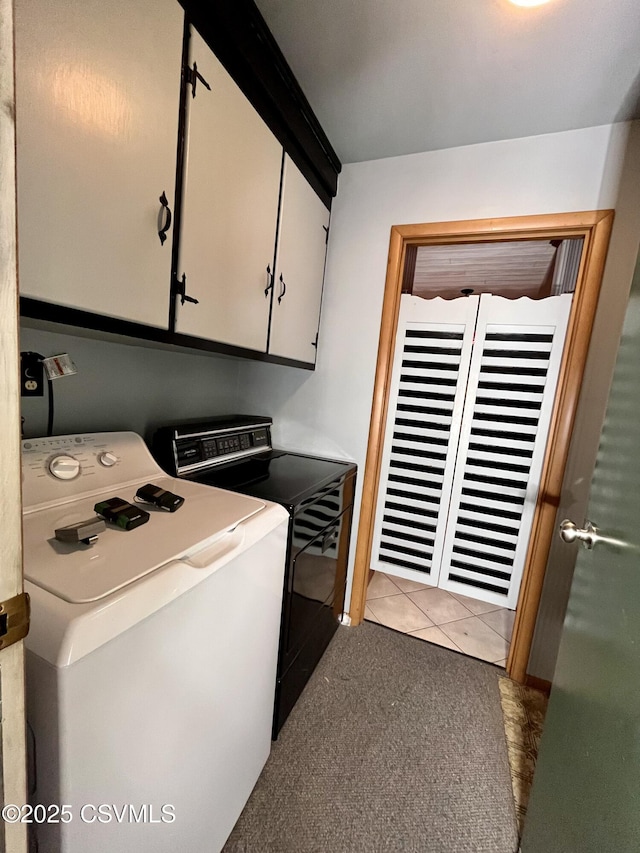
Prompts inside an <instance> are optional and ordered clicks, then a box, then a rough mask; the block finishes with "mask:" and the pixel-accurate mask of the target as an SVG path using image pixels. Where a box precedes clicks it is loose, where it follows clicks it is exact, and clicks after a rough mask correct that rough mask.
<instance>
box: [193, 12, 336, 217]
mask: <svg viewBox="0 0 640 853" xmlns="http://www.w3.org/2000/svg"><path fill="white" fill-rule="evenodd" d="M180 3H181V5H182V6H183V8H184V9H185V11H186V13H187V16H188V17H189V19H190V21H191V23H192V24H193V25H194V27H195V28H196V29H197V30H198V31H199V33H200V35H201V36H202V37H203V38H204V40H205V41H206V42H207V43H208V45H209V47H210V48H211V50H213V52H214V53H215V54H216V56H217V57H218V59H219V60H220V62H221V63H222V64H223V65H224V67H225V68H226V70H227V71H228V72H229V74H230V75H231V77H233V79H234V80H235V82H236V83H237V85H238V86H239V87H240V89H242V91H243V92H244V94H245V95H246V97H247V98H248V99H249V100H250V101H251V103H252V104H253V107H254V109H255V110H256V111H257V112H258V113H259V114H260V115H261V117H262V119H263V120H264V121H265V122H266V124H267V125H268V126H269V128H270V129H271V131H272V133H273V134H274V135H275V136H276V137H277V138H278V140H279V142H280V143H281V144H282V146H283V147H284V149H285V150H286V152H287V153H288V154H289V156H290V157H291V159H292V160H293V161H294V163H295V164H296V165H297V167H298V168H299V169H300V171H301V172H302V174H303V175H304V176H305V178H306V179H307V180H308V181H309V183H310V184H311V186H312V187H313V188H314V190H315V191H316V192H317V194H318V195H319V196H320V198H321V199H322V201H323V202H324V203H325V205H326V206H327V207H328V208H330V207H331V199H332V198H333V197H334V196H335V195H336V192H337V188H338V175H339V173H340V170H341V168H342V165H341V163H340V160H339V158H338V155H337V154H336V152H335V151H334V150H333V148H332V146H331V143H330V142H329V140H328V139H327V136H326V134H325V133H324V131H323V130H322V127H321V126H320V123H319V122H318V119H317V118H316V116H315V114H314V112H313V110H312V109H311V106H310V104H309V102H308V100H307V99H306V97H305V95H304V93H303V91H302V89H301V88H300V86H299V84H298V82H297V81H296V79H295V77H294V76H293V72H292V71H291V68H290V67H289V65H288V63H287V61H286V59H285V58H284V56H283V55H282V52H281V50H280V48H279V47H278V45H277V44H276V41H275V39H274V38H273V36H272V35H271V33H270V31H269V28H268V27H267V25H266V23H265V21H264V18H263V17H262V15H261V14H260V12H259V10H258V8H257V6H256V5H255V3H254V2H253V0H215V2H210V0H209V2H207V1H206V0H180Z"/></svg>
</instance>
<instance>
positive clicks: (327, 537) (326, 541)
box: [321, 524, 340, 554]
mask: <svg viewBox="0 0 640 853" xmlns="http://www.w3.org/2000/svg"><path fill="white" fill-rule="evenodd" d="M339 533H340V525H339V524H336V525H335V527H333V528H331V529H330V530H327V532H326V533H325V534H324V536H323V537H322V545H321V549H322V553H323V554H324V552H325V551H328V550H329V548H330V547H331V546H332V545H333V544H334V542H335V541H336V540H337V538H338V535H339Z"/></svg>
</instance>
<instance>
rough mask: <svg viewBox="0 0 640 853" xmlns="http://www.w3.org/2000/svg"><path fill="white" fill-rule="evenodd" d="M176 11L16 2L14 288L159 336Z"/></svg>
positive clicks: (176, 79) (167, 252) (156, 1)
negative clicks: (17, 282) (163, 201)
mask: <svg viewBox="0 0 640 853" xmlns="http://www.w3.org/2000/svg"><path fill="white" fill-rule="evenodd" d="M182 29H183V12H182V10H181V8H180V6H179V4H178V3H177V2H175V0H115V2H109V3H105V2H104V0H56V2H51V0H16V52H17V57H16V110H17V145H18V164H17V165H18V231H19V261H20V291H21V294H22V295H23V296H29V297H33V298H36V299H40V300H44V301H47V302H55V303H57V304H59V305H64V306H68V307H71V308H79V309H84V310H87V311H92V312H97V313H99V314H103V315H107V316H111V317H115V318H120V319H125V320H133V321H136V322H139V323H145V324H148V325H151V326H157V327H161V328H165V329H166V328H167V325H168V316H169V290H170V280H171V244H172V233H171V229H170V228H169V229H167V230H168V235H167V239H166V240H165V242H164V244H162V243H161V240H160V237H159V230H161V229H162V228H163V226H165V225H167V224H168V223H167V219H168V216H167V214H166V213H165V212H164V211H163V209H162V205H161V202H160V198H161V196H163V194H164V197H166V199H167V203H168V205H169V207H170V208H171V210H173V207H174V187H175V173H176V149H177V137H178V114H179V98H180V72H181V61H182Z"/></svg>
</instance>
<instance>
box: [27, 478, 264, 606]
mask: <svg viewBox="0 0 640 853" xmlns="http://www.w3.org/2000/svg"><path fill="white" fill-rule="evenodd" d="M145 482H147V480H145V481H143V482H140V483H138V484H134V485H133V486H128V487H126V488H123V489H121V490H118V492H117V493H116V494H117V497H120V498H124V500H127V501H129V502H131V503H133V502H134V495H135V492H136V490H137V488H138V487H139V486H141V485H144V483H145ZM154 483H155V484H157V485H158V486H160V487H161V488H163V489H167V490H168V491H170V492H174V493H175V494H178V495H182V496H183V497H184V498H185V502H184V504H183V506H182V507H181V508H180V509H179V510H177V512H174V513H169V512H167V511H166V510H162V509H158V508H155V507H153V506H149V505H147V504H139V506H141V507H143V508H144V509H146V510H147V512H149V514H150V518H149V521H148V522H147V523H146V524H143V525H142V526H140V527H137V528H135V529H134V530H129V531H127V530H122V529H120V528H118V527H115V526H114V525H112V524H107V529H106V530H105V531H104V533H101V534H100V536H99V538H98V541H97V542H96V544H95V545H69V544H67V543H64V542H58V541H57V540H56V539H55V536H54V531H55V529H56V528H58V527H63V526H65V525H68V524H75V523H77V522H79V521H84V520H85V519H88V518H91V517H92V516H94V515H95V512H94V510H93V507H94V504H96V503H97V502H98V501H99V500H104V499H106V498H109V497H115V496H116V495H115V494H114V493H113V492H110V493H108V494H105V495H102V496H100V495H98V496H95V497H91V498H83V499H81V500H79V501H74V502H73V503H67V504H65V505H63V506H58V507H49V508H48V509H43V510H40V511H38V512H33V513H31V514H29V515H26V516H25V517H24V573H25V577H26V578H27V580H30V581H31V582H32V583H34V584H36V585H37V586H39V587H42V589H46V590H48V591H49V592H51V593H53V594H54V595H56V596H58V597H59V598H62V599H64V600H65V601H69V602H71V603H72V604H73V603H75V604H80V603H83V602H89V601H98V600H100V599H102V598H105V597H106V596H108V595H110V594H111V593H113V592H115V591H116V590H119V589H122V587H124V586H127V584H130V583H133V582H134V581H136V580H138V579H139V578H142V577H144V576H145V575H147V574H149V573H150V572H153V571H154V570H155V569H158V568H160V567H161V566H163V565H165V564H166V563H168V562H170V561H172V560H175V559H178V558H183V557H187V556H191V555H193V554H194V553H196V552H198V551H201V550H202V549H203V548H205V547H206V546H208V545H210V544H212V543H213V542H214V541H216V540H217V539H219V538H220V537H222V536H224V535H225V534H226V533H228V532H229V531H231V530H233V529H234V528H235V527H236V526H237V525H238V524H240V523H241V522H243V521H245V520H246V519H248V518H250V517H251V516H253V515H255V514H256V513H258V512H260V511H261V510H262V509H264V507H265V504H264V503H263V502H262V501H260V500H256V499H255V498H250V497H247V496H245V495H239V494H235V493H233V492H226V491H223V490H222V489H216V488H213V487H211V486H203V485H200V484H199V483H191V482H189V481H187V480H177V479H173V478H171V477H162V478H160V477H157V478H155V479H154ZM194 571H197V569H194Z"/></svg>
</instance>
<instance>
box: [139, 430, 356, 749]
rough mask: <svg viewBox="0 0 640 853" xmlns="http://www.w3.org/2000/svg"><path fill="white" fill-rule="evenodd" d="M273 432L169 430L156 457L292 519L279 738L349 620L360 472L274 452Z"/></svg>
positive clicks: (157, 444)
mask: <svg viewBox="0 0 640 853" xmlns="http://www.w3.org/2000/svg"><path fill="white" fill-rule="evenodd" d="M271 426H272V422H271V419H270V418H265V417H257V416H250V415H230V416H225V417H218V418H210V419H208V420H205V421H198V422H195V423H193V422H192V423H188V424H178V425H173V426H166V427H163V428H162V429H160V430H158V431H157V432H156V434H155V436H154V440H153V445H152V450H153V453H154V455H155V457H156V459H157V460H158V462H159V464H160V465H162V466H163V467H164V468H165V470H167V471H168V473H170V474H171V475H172V476H177V477H184V478H186V479H192V480H196V481H197V482H199V483H205V484H208V485H211V486H217V487H219V488H223V489H229V490H231V491H236V492H242V493H243V494H247V495H251V496H252V497H257V498H262V499H264V500H269V501H274V502H275V503H279V504H281V505H282V506H284V507H285V509H286V510H287V511H288V513H289V517H290V521H289V533H288V543H287V557H286V570H285V582H284V596H283V606H282V622H281V630H280V650H279V655H278V674H277V682H276V698H275V709H274V722H273V737H274V739H275V738H276V737H277V735H278V732H279V731H280V729H281V728H282V725H283V723H284V721H285V720H286V718H287V716H288V715H289V713H290V711H291V709H292V708H293V706H294V705H295V703H296V701H297V699H298V697H299V696H300V693H301V692H302V690H303V689H304V687H305V685H306V683H307V681H308V680H309V677H310V675H311V673H312V672H313V670H314V668H315V666H316V665H317V663H318V661H319V660H320V658H321V657H322V655H323V653H324V651H325V649H326V648H327V646H328V644H329V642H330V640H331V637H332V636H333V634H334V633H335V631H336V629H337V627H338V624H339V621H340V618H341V616H342V612H343V609H344V595H345V585H346V575H347V563H348V556H349V539H350V536H351V520H352V514H353V499H354V491H355V481H356V466H355V465H354V464H353V463H351V462H344V461H340V460H333V459H323V458H320V457H316V456H307V455H305V454H301V453H294V452H290V451H286V450H279V449H275V448H273V447H272V445H271Z"/></svg>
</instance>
